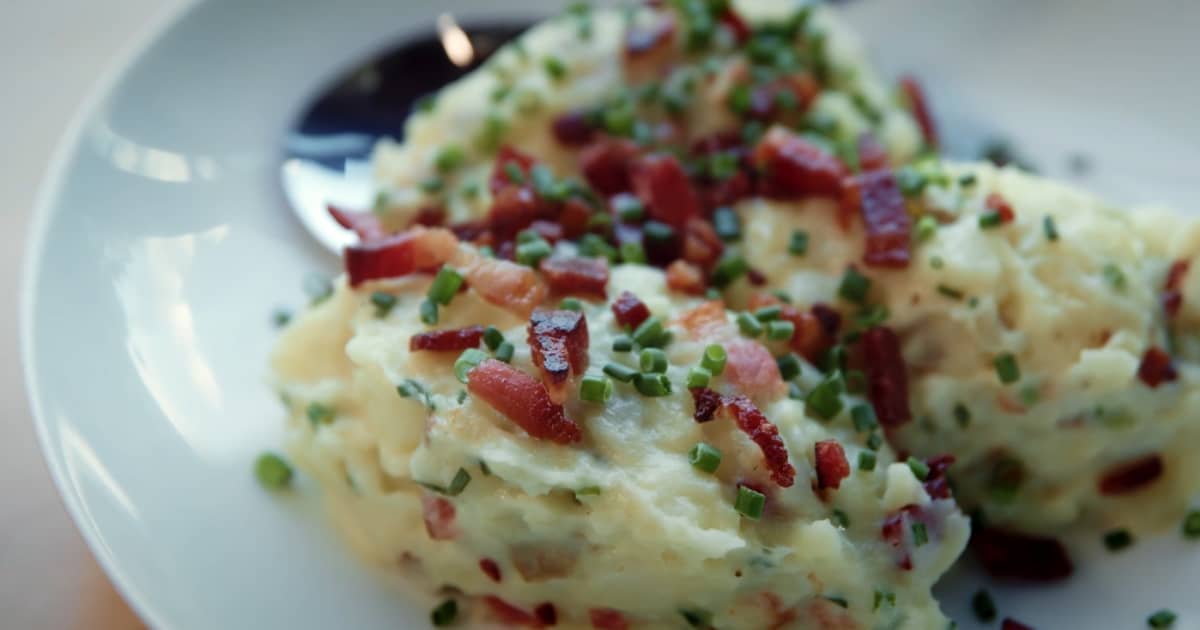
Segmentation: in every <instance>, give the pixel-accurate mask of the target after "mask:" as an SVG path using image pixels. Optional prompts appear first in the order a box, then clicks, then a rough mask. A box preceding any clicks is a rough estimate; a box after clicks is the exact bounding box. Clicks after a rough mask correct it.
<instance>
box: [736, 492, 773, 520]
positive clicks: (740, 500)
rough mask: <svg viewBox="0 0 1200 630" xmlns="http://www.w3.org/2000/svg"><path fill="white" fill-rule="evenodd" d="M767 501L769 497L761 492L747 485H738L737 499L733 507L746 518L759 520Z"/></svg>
mask: <svg viewBox="0 0 1200 630" xmlns="http://www.w3.org/2000/svg"><path fill="white" fill-rule="evenodd" d="M766 503H767V497H766V495H764V494H763V493H761V492H758V491H756V490H751V489H750V488H747V487H746V486H738V493H737V499H736V500H735V501H734V503H733V509H735V510H737V511H738V513H739V514H741V515H742V516H745V517H746V518H752V519H755V520H758V519H759V518H760V517H762V513H763V507H764V506H765V505H766Z"/></svg>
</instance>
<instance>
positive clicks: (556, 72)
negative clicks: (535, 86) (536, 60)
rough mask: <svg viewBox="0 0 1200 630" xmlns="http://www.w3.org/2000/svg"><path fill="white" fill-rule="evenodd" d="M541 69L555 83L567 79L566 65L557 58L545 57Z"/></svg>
mask: <svg viewBox="0 0 1200 630" xmlns="http://www.w3.org/2000/svg"><path fill="white" fill-rule="evenodd" d="M542 68H543V69H544V70H545V71H546V74H548V75H550V78H551V79H553V80H555V81H562V80H563V79H565V78H567V65H566V64H565V63H563V61H562V59H559V58H558V57H553V56H552V57H546V58H545V59H543V60H542Z"/></svg>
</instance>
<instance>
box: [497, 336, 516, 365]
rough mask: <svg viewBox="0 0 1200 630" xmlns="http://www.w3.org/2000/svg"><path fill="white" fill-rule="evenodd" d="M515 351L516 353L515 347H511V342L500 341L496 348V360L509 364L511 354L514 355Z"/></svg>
mask: <svg viewBox="0 0 1200 630" xmlns="http://www.w3.org/2000/svg"><path fill="white" fill-rule="evenodd" d="M516 351H517V347H516V346H514V345H512V342H510V341H502V342H500V345H499V346H497V347H496V359H498V360H500V361H503V362H505V363H511V362H512V358H513V353H515V352H516Z"/></svg>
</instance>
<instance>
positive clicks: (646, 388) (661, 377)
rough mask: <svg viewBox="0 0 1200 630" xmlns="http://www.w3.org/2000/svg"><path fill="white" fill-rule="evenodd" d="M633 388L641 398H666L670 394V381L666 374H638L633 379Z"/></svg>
mask: <svg viewBox="0 0 1200 630" xmlns="http://www.w3.org/2000/svg"><path fill="white" fill-rule="evenodd" d="M633 386H634V387H635V388H636V389H637V390H638V393H640V394H642V395H643V396H651V397H658V396H667V395H670V393H671V381H670V380H668V379H667V375H666V374H638V375H636V376H634V377H633Z"/></svg>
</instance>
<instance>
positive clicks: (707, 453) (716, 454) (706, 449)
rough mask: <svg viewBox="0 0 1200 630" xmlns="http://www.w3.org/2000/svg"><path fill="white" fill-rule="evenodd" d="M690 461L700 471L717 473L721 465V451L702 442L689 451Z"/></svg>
mask: <svg viewBox="0 0 1200 630" xmlns="http://www.w3.org/2000/svg"><path fill="white" fill-rule="evenodd" d="M688 461H689V462H691V464H692V465H693V466H695V467H696V468H697V469H698V470H703V471H704V472H706V473H715V472H717V468H718V467H719V466H720V465H721V451H719V450H717V449H716V447H714V446H712V445H710V444H706V443H704V442H700V443H699V444H696V445H695V446H693V447H692V450H690V451H688Z"/></svg>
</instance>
